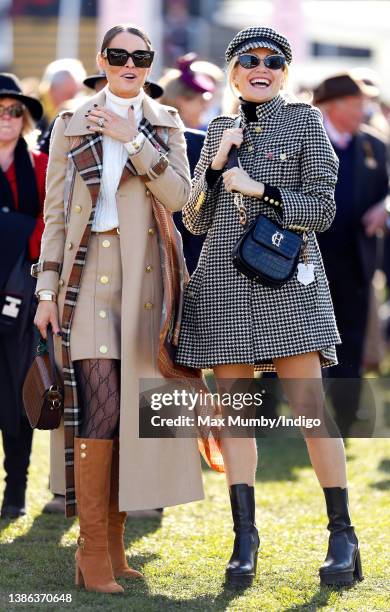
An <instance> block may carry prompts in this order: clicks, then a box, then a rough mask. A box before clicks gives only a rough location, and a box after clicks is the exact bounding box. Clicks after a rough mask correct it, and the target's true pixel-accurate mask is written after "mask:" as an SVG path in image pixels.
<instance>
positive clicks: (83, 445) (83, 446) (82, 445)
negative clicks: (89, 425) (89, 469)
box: [80, 442, 87, 450]
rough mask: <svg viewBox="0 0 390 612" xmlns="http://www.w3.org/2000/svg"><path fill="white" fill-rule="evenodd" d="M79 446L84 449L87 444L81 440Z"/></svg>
mask: <svg viewBox="0 0 390 612" xmlns="http://www.w3.org/2000/svg"><path fill="white" fill-rule="evenodd" d="M80 448H82V449H83V450H85V449H86V448H87V445H86V444H85V443H84V442H83V443H82V444H80Z"/></svg>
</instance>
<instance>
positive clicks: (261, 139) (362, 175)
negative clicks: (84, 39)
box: [0, 25, 390, 593]
mask: <svg viewBox="0 0 390 612" xmlns="http://www.w3.org/2000/svg"><path fill="white" fill-rule="evenodd" d="M153 57H154V50H153V47H152V44H151V41H150V39H149V37H148V35H147V34H146V33H145V32H144V31H142V30H140V29H139V28H136V27H132V26H127V25H120V26H116V27H114V28H112V29H110V30H109V31H108V32H107V33H106V34H105V36H104V39H103V41H102V45H101V49H100V52H99V53H98V56H97V66H98V70H99V71H98V72H97V73H96V74H94V75H89V76H88V75H87V74H86V73H85V70H84V68H83V66H82V65H81V63H80V62H79V61H78V60H65V59H64V60H57V61H55V62H52V63H51V64H49V65H48V66H47V68H46V69H45V72H44V75H43V78H42V81H41V82H40V83H37V84H35V87H34V86H33V85H32V83H31V80H29V81H28V82H26V88H27V85H28V88H29V89H28V91H27V89H24V88H23V83H21V82H20V81H19V80H18V78H17V77H16V76H15V75H13V74H8V73H2V74H0V188H1V202H0V204H1V209H0V234H1V241H0V248H1V250H2V267H1V270H0V292H1V296H2V297H1V299H2V301H1V303H0V306H1V309H2V310H1V315H0V377H1V382H2V393H3V401H2V407H1V410H0V427H1V430H2V436H3V449H4V456H5V459H4V469H5V473H6V478H5V481H6V486H5V491H4V494H3V501H2V506H1V516H2V518H4V519H14V518H17V517H19V516H22V515H23V514H25V512H26V509H25V493H26V486H27V475H28V467H29V460H30V453H31V443H32V430H31V427H30V426H29V423H28V421H27V418H26V415H25V413H24V409H23V403H22V396H21V389H22V385H23V381H24V378H25V376H26V372H27V370H28V367H29V365H30V363H31V360H32V357H33V354H34V351H35V347H36V345H37V343H38V338H39V334H41V336H42V337H43V338H46V335H47V328H48V325H50V326H51V328H52V331H53V333H54V335H55V345H56V357H57V361H58V367H59V370H60V371H61V372H62V374H63V379H64V389H65V410H64V419H63V425H62V426H61V427H60V428H59V429H57V430H54V431H53V432H52V437H51V445H52V450H51V474H50V488H51V491H52V492H53V494H54V498H53V500H51V501H50V502H49V504H48V505H47V506H46V508H45V511H47V512H55V511H61V512H64V511H65V513H66V515H67V516H74V515H75V514H78V516H79V521H80V537H79V540H78V549H77V552H76V581H77V584H79V585H82V586H85V587H86V588H87V589H89V590H95V591H100V592H109V593H118V592H122V591H123V589H122V587H121V586H120V585H119V584H118V583H117V582H116V580H115V578H116V577H118V576H126V577H129V578H135V577H137V578H140V577H141V574H140V573H139V572H137V571H136V570H134V569H132V568H130V567H129V566H128V565H127V561H126V556H125V548H124V543H123V533H124V525H125V521H126V516H127V514H126V513H127V512H130V511H139V510H141V511H142V510H150V509H156V508H158V509H160V510H159V511H160V512H161V508H163V507H166V506H171V505H175V504H179V503H186V502H189V501H193V500H197V499H201V498H202V497H203V488H202V479H201V470H200V461H199V454H198V446H197V442H196V440H194V439H190V438H186V439H175V440H170V441H166V440H159V439H154V440H150V439H140V438H139V437H138V435H137V432H138V380H139V379H141V378H149V379H150V378H156V379H158V378H159V377H161V375H162V376H166V377H168V375H169V376H172V374H173V375H175V376H177V377H178V378H182V377H187V376H192V377H199V376H200V372H201V370H204V369H211V370H213V372H214V376H215V379H216V381H217V385H218V384H219V383H220V382H221V381H224V385H225V386H226V385H228V384H229V382H228V381H230V382H231V381H232V380H243V381H245V380H248V379H249V380H251V379H253V378H254V376H255V372H262V373H263V374H264V375H267V374H266V373H270V374H268V376H269V375H271V376H274V375H275V374H276V375H277V376H278V377H279V378H280V379H296V380H301V381H306V383H307V381H311V383H310V384H304V383H302V384H296V385H295V386H294V388H292V387H289V388H285V394H286V396H287V400H288V403H289V405H290V408H291V410H292V411H293V413H294V414H300V413H302V406H305V410H309V412H310V411H311V412H313V410H315V411H316V413H317V414H318V413H320V414H322V410H323V408H322V404H323V389H322V382H321V381H322V377H323V376H328V377H330V378H331V379H332V383H333V382H334V380H333V379H336V380H337V379H353V380H354V381H359V380H360V379H361V376H362V373H363V368H364V364H365V350H367V328H368V326H369V325H372V326H374V327H375V325H376V324H377V320H378V315H377V304H376V302H375V299H374V295H373V286H372V280H373V276H374V273H375V271H376V269H378V268H382V269H383V270H384V271H385V273H386V274H387V272H388V269H389V262H388V261H387V260H386V258H387V257H388V252H389V248H388V238H387V236H386V232H387V228H388V226H389V223H388V221H389V218H390V217H389V215H390V208H389V203H388V190H389V177H388V138H389V123H388V121H387V119H386V114H385V109H384V107H381V103H380V91H379V89H378V87H377V85H376V84H375V83H373V82H372V81H371V80H370V79H367V78H364V75H363V74H361V75H359V74H356V73H355V74H354V73H351V72H344V73H339V74H335V75H329V77H328V78H326V79H324V80H323V81H322V82H320V83H316V84H313V91H312V92H311V94H310V96H311V97H310V103H309V102H307V96H306V101H303V100H302V99H300V97H299V94H296V95H294V94H293V93H292V92H289V91H288V69H289V65H290V63H291V61H292V58H293V50H292V49H291V47H290V44H289V42H288V40H287V39H286V38H285V37H284V36H283V35H282V34H279V33H278V32H275V31H274V30H272V29H270V28H264V27H251V28H247V29H245V30H243V31H241V32H239V33H238V34H237V35H236V36H235V37H234V38H233V40H232V41H231V42H230V43H229V45H228V47H227V49H226V54H225V58H226V66H227V71H226V74H227V78H226V83H225V77H224V72H223V71H221V69H220V68H219V67H217V66H215V65H214V64H212V63H210V62H208V61H205V60H204V59H203V58H199V57H197V56H196V55H195V54H192V53H190V54H186V55H184V56H182V57H180V58H178V59H177V62H176V66H174V67H172V68H171V69H169V70H167V71H166V73H165V75H164V76H163V77H162V78H161V80H160V81H159V82H158V83H155V82H152V81H151V80H150V72H151V67H152V63H153ZM224 88H227V89H228V90H229V91H230V92H233V94H234V96H235V98H234V99H235V104H234V106H233V107H232V108H225V105H224V101H225V96H224ZM34 89H35V93H36V95H34V91H33V90H34ZM88 92H89V93H88ZM234 149H237V150H238V160H239V162H238V164H237V163H235V164H233V165H229V160H230V159H231V152H232V151H233V150H234ZM191 177H192V186H191ZM237 194H241V195H240V198H238V200H237V197H236V196H237ZM237 203H238V204H237ZM235 204H237V205H238V209H239V210H238V211H237V210H236V206H235ZM260 214H262V215H265V217H267V219H268V220H270V221H272V222H273V223H275V224H279V225H278V227H279V229H280V228H281V229H280V231H282V230H283V229H286V230H287V229H290V230H292V231H294V232H296V233H297V234H298V235H300V236H301V237H302V238H303V239H304V242H305V247H304V249H303V250H302V253H301V255H300V260H299V261H300V263H299V264H298V272H297V273H296V274H295V275H294V276H293V277H292V278H291V279H290V280H288V282H286V283H284V284H280V285H279V286H277V285H276V284H275V285H274V286H270V285H268V286H267V285H265V284H262V283H258V282H256V280H253V278H252V279H250V278H248V277H246V276H245V275H243V274H240V273H239V271H238V270H237V269H236V268H235V267H234V266H233V264H232V259H231V253H232V250H233V247H234V245H235V243H236V242H237V240H238V239H239V238H240V236H241V235H242V232H243V231H244V228H245V227H247V226H248V224H249V223H251V222H256V219H257V218H258V216H259V215H260ZM178 231H179V232H180V234H178ZM317 234H318V236H317ZM180 235H181V240H180V237H179V236H180ZM181 244H182V245H183V249H184V257H183V251H182V248H181ZM274 244H275V243H274ZM380 256H382V259H381V258H380ZM185 262H186V264H185ZM32 264H33V271H34V274H35V278H33V277H32V276H31V275H30V267H31V265H32ZM185 266H187V269H188V272H189V274H190V278H189V279H188V278H187V276H186V274H187V272H186V270H185ZM183 279H186V283H185V287H184V294H182V293H181V291H180V287H182V281H183ZM167 287H168V288H169V290H167ZM182 289H183V287H182ZM36 300H38V305H37V303H36ZM182 306H183V308H182V310H181V307H182ZM91 313H92V316H91ZM167 317H170V319H169V320H167ZM34 321H35V325H34ZM162 322H167V325H166V326H162ZM172 329H173V330H174V331H176V332H177V333H176V334H175V333H173V334H172ZM172 335H173V336H174V338H175V341H174V344H175V346H174V357H173V356H172V355H173V353H172V351H171V350H167V348H166V347H167V346H168V345H172V340H171V337H172ZM170 349H172V346H170ZM372 360H373V361H374V362H375V357H374V359H371V361H372ZM377 361H379V359H378V360H377ZM376 365H377V364H376ZM168 372H169V374H168ZM340 389H343V388H342V387H340V386H339V385H337V384H335V385H334V387H333V388H332V385H331V387H330V395H331V397H332V402H333V408H334V418H335V421H336V423H337V425H338V428H339V431H340V436H339V437H327V438H315V437H307V438H306V444H307V448H308V453H309V456H310V460H311V463H312V465H313V468H314V470H315V473H316V476H317V478H318V481H319V483H320V486H321V487H322V489H323V492H324V496H325V502H326V510H327V514H328V519H329V524H328V529H329V531H330V537H329V548H328V553H327V556H326V560H325V562H324V564H323V565H322V567H321V568H320V577H321V582H322V583H323V584H338V585H342V584H350V583H352V582H353V581H354V580H360V579H362V567H361V561H360V551H359V544H358V540H357V536H356V534H355V531H354V528H353V526H352V524H351V520H350V516H349V510H348V494H347V480H346V465H345V453H344V444H343V438H346V437H348V436H349V435H351V433H353V427H354V424H355V422H356V418H357V412H358V407H359V390H360V387H359V382H357V384H355V385H354V386H353V387H351V389H353V391H351V392H350V394H349V397H348V399H347V401H346V397H345V393H344V392H343V391H341V392H340ZM275 410H276V408H275ZM209 443H210V439H209V438H205V439H204V440H203V444H204V447H206V446H207V445H208V444H209ZM119 449H120V453H119ZM213 449H214V454H213V453H212V452H211V451H210V452H208V453H205V455H206V456H207V457H208V461H209V464H210V465H211V466H212V467H214V468H215V469H217V470H219V471H225V472H226V477H227V484H228V487H229V495H230V500H231V508H232V517H233V523H234V532H235V542H234V548H233V552H232V555H231V558H230V561H229V563H228V566H227V569H226V581H227V582H228V583H229V584H230V585H233V586H247V585H249V584H251V583H252V581H253V578H254V576H255V572H256V563H257V555H258V549H259V544H260V541H259V536H258V531H257V528H256V523H255V490H254V483H255V472H256V468H257V450H256V441H255V439H254V438H253V437H252V438H251V437H247V438H237V437H225V438H222V439H221V440H216V441H215V445H214V447H213ZM65 456H66V462H65ZM65 465H66V467H65ZM168 466H169V467H168Z"/></svg>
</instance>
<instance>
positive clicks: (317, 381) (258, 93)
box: [176, 27, 362, 586]
mask: <svg viewBox="0 0 390 612" xmlns="http://www.w3.org/2000/svg"><path fill="white" fill-rule="evenodd" d="M225 57H226V61H227V70H228V78H229V82H230V85H231V87H232V88H233V90H234V92H235V94H236V96H239V97H240V102H241V106H240V110H239V115H238V118H233V117H229V116H221V117H217V118H216V119H214V120H213V121H212V122H211V123H210V125H209V128H208V131H207V136H206V140H205V144H204V147H203V150H202V154H201V157H200V161H199V163H198V165H197V168H196V170H195V178H194V181H193V188H192V192H191V197H190V200H189V202H188V203H187V204H186V206H184V208H183V220H184V224H185V225H186V227H187V228H188V229H189V230H190V231H192V232H193V233H195V234H201V233H203V232H206V231H207V232H208V234H207V237H206V240H205V243H204V246H203V249H202V253H201V256H200V260H199V264H198V267H197V269H196V270H195V272H194V274H193V275H192V277H191V279H190V282H189V284H188V286H187V287H186V291H185V299H184V312H183V318H182V325H181V332H180V338H179V348H178V353H177V358H176V359H177V362H178V363H179V364H182V365H187V366H193V367H199V368H212V369H213V370H214V375H215V377H216V379H217V382H218V386H219V388H226V386H227V387H229V386H231V385H232V384H235V381H237V384H238V381H239V383H240V385H243V386H245V379H249V381H251V380H252V379H253V376H254V371H255V370H258V371H259V370H260V371H263V372H264V371H276V372H277V374H278V376H279V377H281V378H282V379H297V380H295V381H294V383H295V384H293V385H288V386H286V389H285V391H286V395H287V397H288V400H289V403H290V406H291V408H292V411H293V413H294V414H295V415H302V410H304V411H305V414H306V415H309V414H311V415H313V414H315V415H316V416H321V417H322V422H324V418H323V417H324V415H325V413H324V408H323V389H322V380H321V366H322V367H329V366H334V365H335V364H336V363H337V357H336V350H335V345H336V344H339V342H340V337H339V333H338V330H337V327H336V322H335V317H334V311H333V306H332V300H331V296H330V293H329V289H328V283H327V279H326V276H325V272H324V268H323V264H322V259H321V254H320V251H319V248H318V243H317V239H316V232H324V231H326V230H327V229H328V228H329V227H330V225H331V223H332V221H333V218H334V215H335V202H334V189H335V185H336V180H337V167H338V163H337V157H336V155H335V154H334V151H333V149H332V147H331V145H330V142H329V140H328V137H327V135H326V133H325V130H324V127H323V124H322V118H321V113H320V112H319V111H318V109H316V108H313V107H312V106H310V105H309V104H306V103H303V102H298V101H297V102H291V101H287V100H286V99H285V98H284V97H283V95H282V89H283V87H284V86H285V82H286V78H287V67H288V65H289V64H290V63H291V60H292V52H291V48H290V44H289V42H288V40H287V39H286V38H285V37H284V36H282V35H281V34H279V33H278V32H275V31H274V30H273V29H271V28H265V27H250V28H247V29H245V30H242V31H241V32H239V33H238V34H237V35H236V36H235V37H234V38H233V40H232V41H231V42H230V44H229V45H228V47H227V50H226V54H225ZM232 147H236V148H237V149H238V158H239V166H238V167H233V168H231V169H228V170H227V169H226V164H227V161H228V156H229V153H230V150H231V149H232ZM235 192H238V194H242V199H241V198H240V197H238V200H239V208H240V213H241V215H239V213H238V211H237V207H236V206H235V200H236V201H237V195H236V194H235ZM240 201H241V202H240ZM259 213H262V214H263V215H265V216H266V217H268V218H269V219H271V220H274V221H276V222H279V224H282V226H283V228H290V229H292V230H294V231H296V232H299V233H301V234H302V233H305V234H306V236H307V248H306V249H304V251H303V253H302V252H301V256H300V263H299V265H298V268H297V270H296V272H295V274H294V276H293V277H292V278H291V280H289V281H288V282H287V283H286V284H284V285H282V286H281V287H276V288H273V287H268V286H264V285H261V284H257V283H255V282H254V281H251V280H249V279H248V278H247V277H245V276H242V275H241V274H240V273H239V272H238V271H237V270H236V269H235V268H234V266H233V263H232V250H233V248H234V246H235V244H236V242H237V240H238V239H239V238H240V236H241V235H242V233H243V227H242V225H240V222H239V219H240V217H241V216H242V215H243V214H244V215H245V216H246V218H247V222H248V223H250V222H252V221H253V220H254V219H255V218H256V217H257V216H258V215H259ZM305 251H306V255H305ZM304 379H305V380H306V383H305V380H304ZM306 444H307V448H308V452H309V455H310V459H311V462H312V465H313V468H314V470H315V472H316V475H317V478H318V480H319V483H320V485H321V487H322V488H323V492H324V495H325V500H326V508H327V513H328V518H329V524H328V529H329V531H330V537H329V547H328V553H327V556H326V559H325V563H324V564H323V566H322V567H321V569H320V577H321V582H322V583H323V584H340V585H341V584H345V583H351V582H352V581H353V580H354V579H355V578H357V577H358V578H361V577H362V575H361V566H360V553H359V548H358V540H357V537H356V535H355V532H354V528H353V527H352V525H351V520H350V517H349V511H348V498H347V488H346V487H347V482H346V462H345V452H344V445H343V440H342V439H341V438H340V437H333V438H331V437H329V436H327V437H324V435H321V436H320V437H318V436H317V437H306ZM222 451H223V458H224V464H225V468H226V473H227V481H228V486H229V494H230V502H231V508H232V515H233V523H234V532H235V540H234V548H233V553H232V556H231V558H230V561H229V563H228V566H227V570H226V579H227V582H228V583H229V584H232V585H240V586H246V585H248V584H250V583H251V582H252V580H253V578H254V575H255V572H256V562H257V555H258V548H259V536H258V531H257V528H256V525H255V490H254V483H255V473H256V465H257V451H256V442H255V440H254V439H253V437H252V438H251V437H246V438H243V437H242V436H240V437H230V438H229V437H227V436H223V437H222ZM302 554H303V553H302Z"/></svg>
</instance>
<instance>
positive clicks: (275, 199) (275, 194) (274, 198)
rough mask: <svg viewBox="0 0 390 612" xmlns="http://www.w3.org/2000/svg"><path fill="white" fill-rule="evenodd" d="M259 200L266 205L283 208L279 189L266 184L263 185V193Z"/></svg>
mask: <svg viewBox="0 0 390 612" xmlns="http://www.w3.org/2000/svg"><path fill="white" fill-rule="evenodd" d="M261 199H262V200H263V202H267V204H272V205H273V206H283V201H282V194H281V193H280V191H279V189H278V188H277V187H272V186H271V185H267V183H264V193H263V197H262V198H261Z"/></svg>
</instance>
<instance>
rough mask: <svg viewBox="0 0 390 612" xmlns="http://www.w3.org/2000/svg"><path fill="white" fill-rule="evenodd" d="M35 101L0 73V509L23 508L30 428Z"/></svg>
mask: <svg viewBox="0 0 390 612" xmlns="http://www.w3.org/2000/svg"><path fill="white" fill-rule="evenodd" d="M42 110H43V109H42V105H41V103H40V102H39V101H38V100H37V99H35V98H33V97H32V96H27V95H24V94H23V92H22V89H21V85H20V83H19V80H18V79H17V77H16V76H15V75H13V74H9V73H4V72H3V73H0V194H1V197H0V261H1V266H0V380H1V393H2V397H1V409H0V429H1V430H2V438H3V449H4V469H5V473H6V478H5V480H6V487H5V491H4V495H3V502H2V506H1V517H2V518H9V519H14V518H18V517H19V516H22V515H24V514H25V512H26V510H25V494H26V486H27V472H28V467H29V462H30V452H31V443H32V436H33V432H32V429H31V427H30V424H29V422H28V420H27V418H26V415H25V413H24V408H23V402H22V386H23V381H24V378H25V376H26V372H27V369H28V368H29V366H30V363H31V361H32V359H33V356H34V351H35V346H36V343H37V334H36V330H35V329H34V325H33V317H34V314H33V308H34V290H35V282H34V280H33V279H32V278H31V276H30V267H31V264H32V263H33V262H35V261H37V259H38V257H39V250H40V243H41V236H42V232H43V215H42V213H43V201H44V198H45V179H46V167H47V155H45V154H44V153H38V152H37V151H35V150H34V149H33V148H32V147H31V146H29V144H28V142H27V140H28V139H29V137H30V136H31V134H32V132H33V130H34V127H35V123H36V122H37V121H39V119H40V118H41V116H42Z"/></svg>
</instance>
